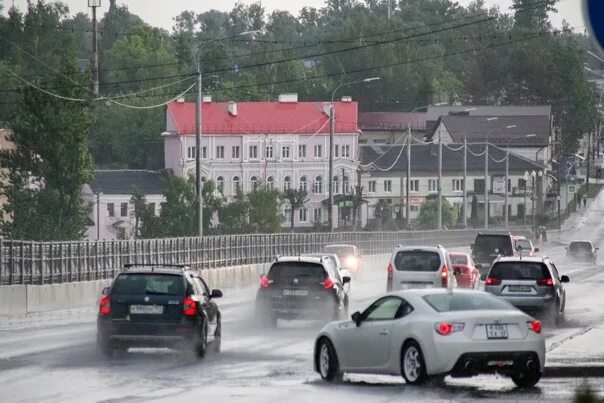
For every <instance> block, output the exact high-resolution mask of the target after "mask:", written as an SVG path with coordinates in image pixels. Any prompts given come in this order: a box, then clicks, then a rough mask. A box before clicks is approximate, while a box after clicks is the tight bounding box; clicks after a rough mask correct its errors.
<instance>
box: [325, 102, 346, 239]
mask: <svg viewBox="0 0 604 403" xmlns="http://www.w3.org/2000/svg"><path fill="white" fill-rule="evenodd" d="M334 131H335V116H334V108H333V99H332V100H331V103H330V104H329V208H328V209H327V211H328V213H327V214H328V219H329V220H328V221H329V232H333V132H334ZM342 194H344V178H342Z"/></svg>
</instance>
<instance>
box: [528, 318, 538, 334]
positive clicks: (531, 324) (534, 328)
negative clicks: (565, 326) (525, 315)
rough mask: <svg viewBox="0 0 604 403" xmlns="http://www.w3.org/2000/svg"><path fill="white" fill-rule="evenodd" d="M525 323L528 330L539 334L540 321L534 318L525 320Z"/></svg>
mask: <svg viewBox="0 0 604 403" xmlns="http://www.w3.org/2000/svg"><path fill="white" fill-rule="evenodd" d="M526 324H527V325H528V328H529V329H530V330H532V331H533V332H535V333H537V334H539V333H541V322H540V321H538V320H534V321H532V322H526Z"/></svg>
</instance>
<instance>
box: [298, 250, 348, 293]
mask: <svg viewBox="0 0 604 403" xmlns="http://www.w3.org/2000/svg"><path fill="white" fill-rule="evenodd" d="M300 256H303V257H304V256H308V257H323V256H326V257H328V258H329V259H330V260H331V263H332V264H333V265H334V267H335V268H336V269H337V271H338V273H340V277H341V278H343V277H350V272H349V271H348V270H346V269H345V268H343V267H342V264H341V263H340V258H339V257H338V255H336V254H334V253H304V254H302V255H300ZM345 287H346V288H347V290H348V289H350V283H346V284H345Z"/></svg>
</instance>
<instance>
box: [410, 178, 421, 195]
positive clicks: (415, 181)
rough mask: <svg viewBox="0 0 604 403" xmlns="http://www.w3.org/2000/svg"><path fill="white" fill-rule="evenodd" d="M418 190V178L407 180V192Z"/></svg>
mask: <svg viewBox="0 0 604 403" xmlns="http://www.w3.org/2000/svg"><path fill="white" fill-rule="evenodd" d="M417 192H419V179H411V180H409V193H417Z"/></svg>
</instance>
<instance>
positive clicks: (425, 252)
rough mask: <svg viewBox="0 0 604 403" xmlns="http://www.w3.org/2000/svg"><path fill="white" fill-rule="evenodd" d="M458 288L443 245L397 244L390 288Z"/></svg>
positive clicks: (390, 271) (391, 262)
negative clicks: (405, 245) (418, 245)
mask: <svg viewBox="0 0 604 403" xmlns="http://www.w3.org/2000/svg"><path fill="white" fill-rule="evenodd" d="M441 287H442V288H452V287H457V281H456V280H455V276H454V275H453V266H452V264H451V259H450V257H449V253H448V252H447V250H446V249H445V248H443V247H442V246H440V245H439V246H420V247H417V246H407V247H404V246H401V245H399V246H397V247H396V248H395V249H394V251H393V252H392V256H391V257H390V263H389V264H388V280H387V283H386V289H387V290H388V291H397V290H404V289H408V288H441Z"/></svg>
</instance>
